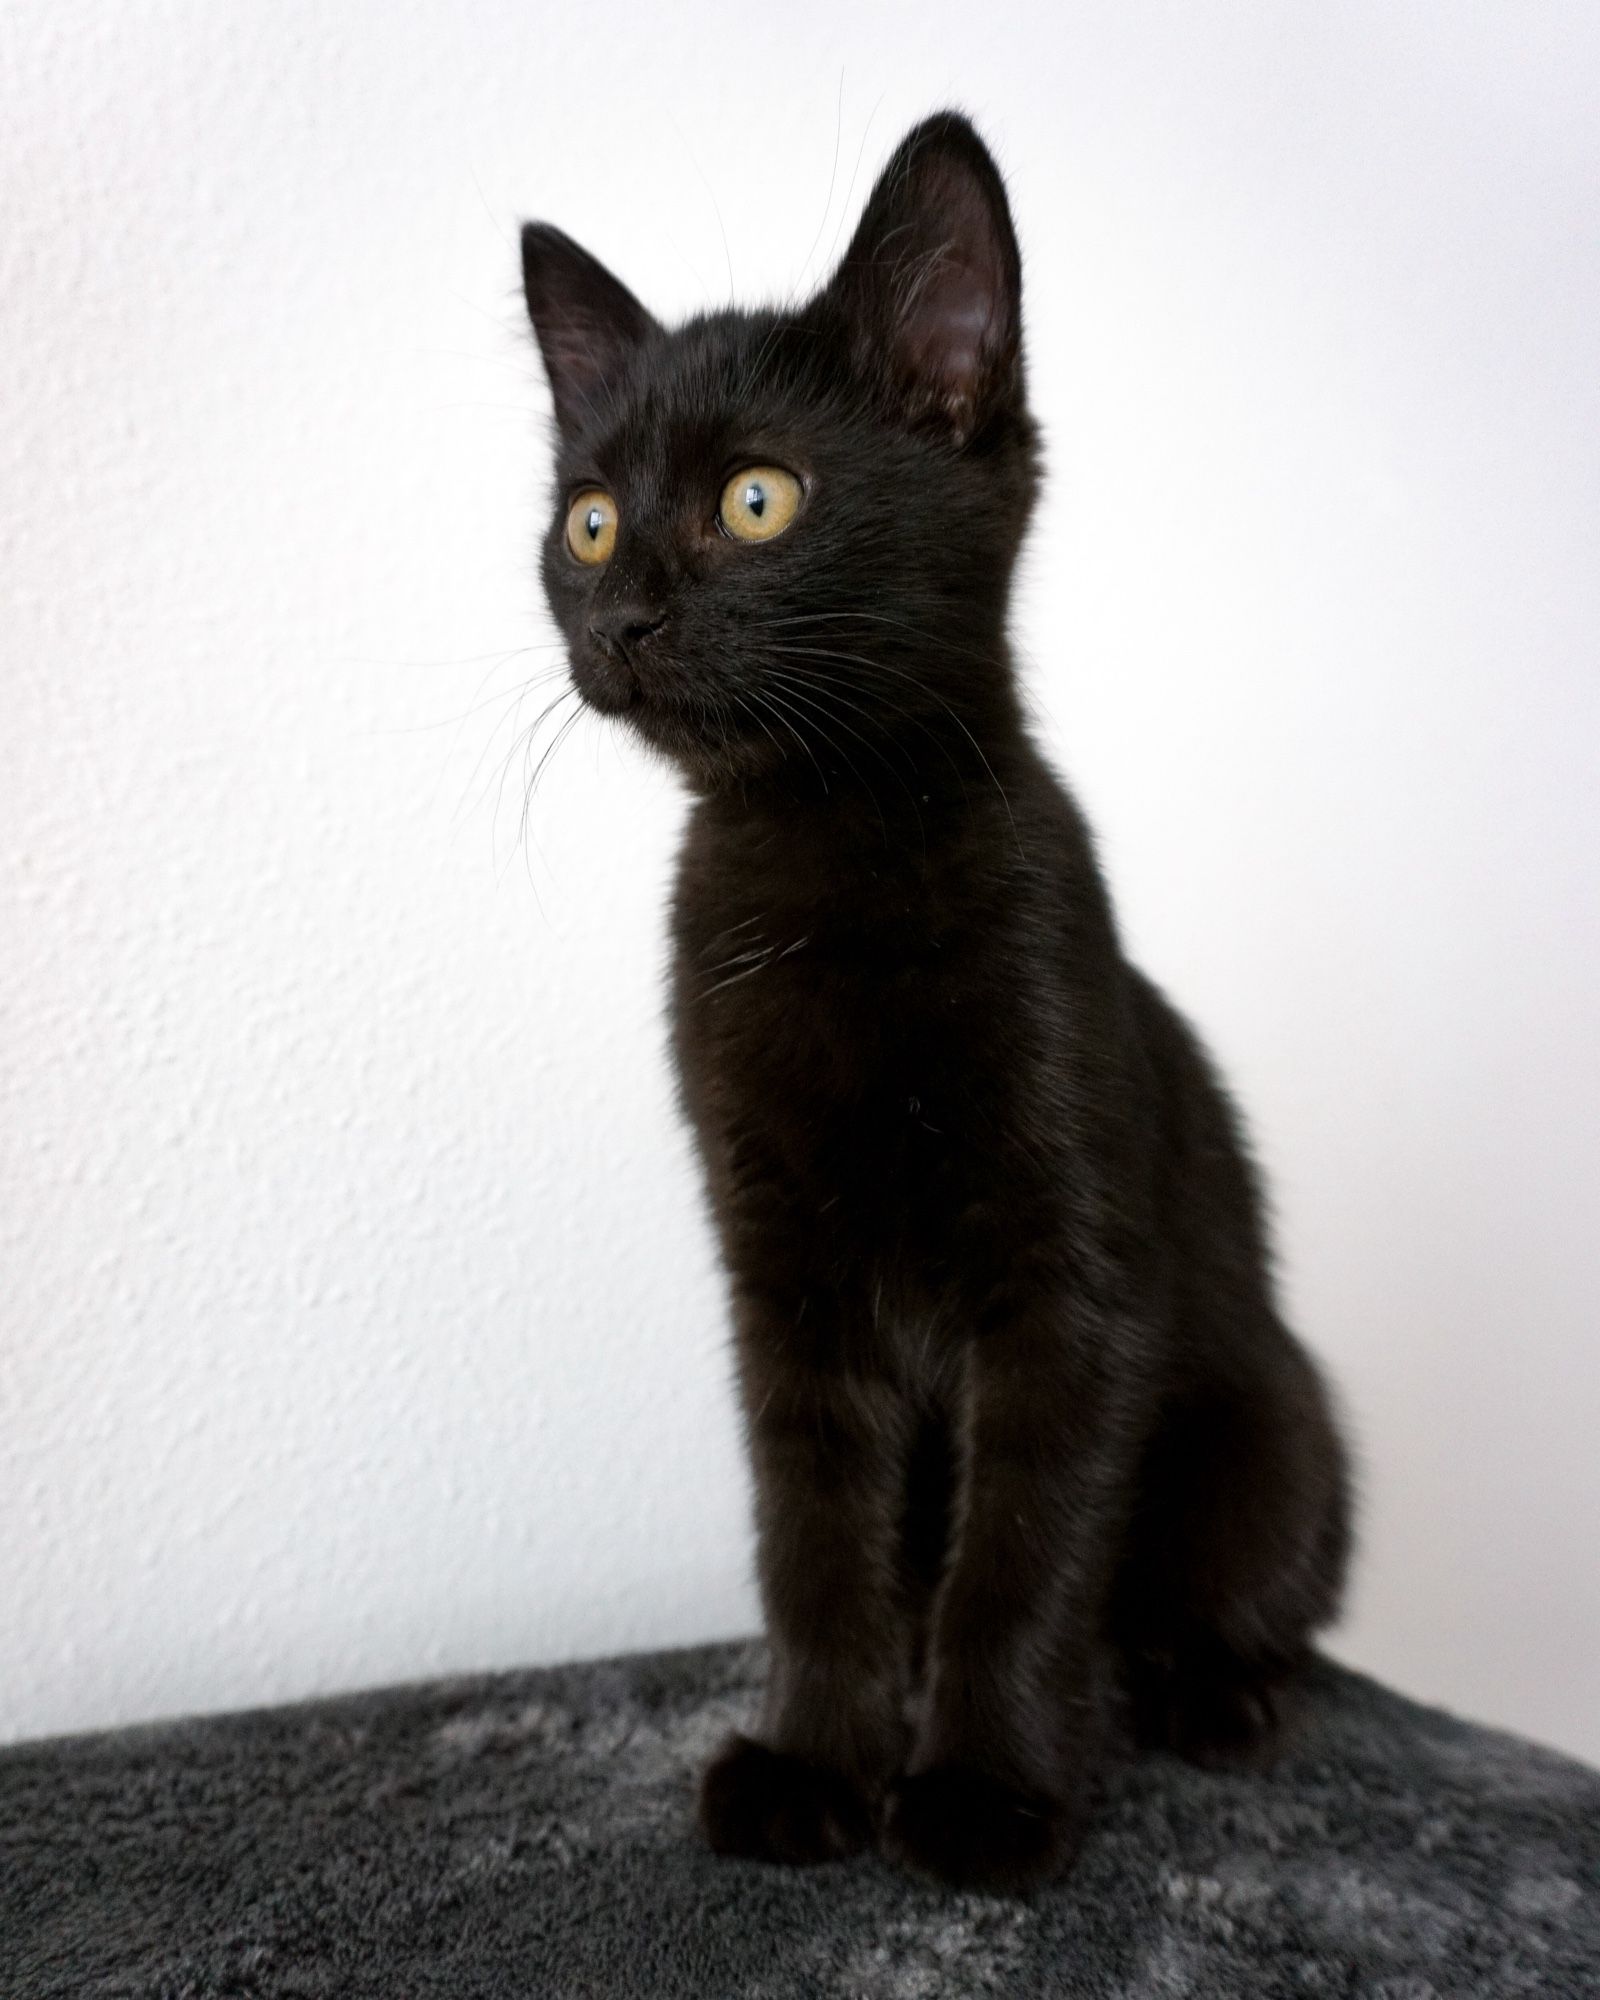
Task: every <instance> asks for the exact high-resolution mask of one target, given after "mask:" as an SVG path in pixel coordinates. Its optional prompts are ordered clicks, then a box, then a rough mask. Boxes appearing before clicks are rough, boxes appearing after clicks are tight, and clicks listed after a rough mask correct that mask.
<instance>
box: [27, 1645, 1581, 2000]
mask: <svg viewBox="0 0 1600 2000" xmlns="http://www.w3.org/2000/svg"><path fill="white" fill-rule="evenodd" d="M760 1667H761V1658H760V1653H759V1651H758V1649H757V1648H756V1647H754V1646H716V1647H704V1648H698V1649H695V1650H693V1651H689V1652H677V1653H663V1654H656V1655H649V1656H644V1657H641V1658H636V1659H625V1660H618V1661H611V1662H607V1663H604V1664H601V1665H594V1666H580V1667H562V1668H554V1669H547V1670H544V1671H540V1672H531V1673H517V1674H500V1675H494V1676H485V1677H481V1678H476V1679H472V1680H454V1681H445V1682H439V1683H436V1684H434V1685H431V1686H424V1687H416V1688H402V1689H398V1690H392V1691H389V1692H385V1693H380V1694H369V1695H360V1696H355V1697H352V1698H346V1699H340V1700H336V1701H323V1702H316V1703H312V1704H308V1705H305V1706H301V1707H295V1708H284V1709H274V1710H267V1711H262V1712H257V1713H254V1714H249V1715H241V1716H230V1717H224V1718H221V1719H219V1720H214V1721H201V1722H186V1723H176V1724H165V1725H158V1726H155V1727H147V1728H142V1729H136V1730H128V1731H124V1732H121V1733H118V1734H113V1735H104V1736H90V1737H78V1738H69V1739H62V1740H56V1741H51V1742H45V1743H37V1744H26V1745H23V1746H21V1747H19V1748H16V1749H12V1750H9V1751H6V1752H4V1753H0V1995H3V1996H4V2000H57V1996H59V1997H60V2000H68V1996H70V2000H110V1996H116V2000H211V1996H226V2000H255V1996H264V1995H280V1994H281V1995H293V1996H296V2000H321V1996H329V1997H330V2000H332V1996H338V2000H366V1996H371V1997H372V2000H431V1996H435V1995H437V1996H449V2000H491V1997H492V2000H512V1996H515V2000H546V1996H548V2000H565V1996H573V1997H574V2000H576V1996H580V1995H581V1996H583V1997H584V2000H609V1996H612V1995H628V1996H645V2000H669V1997H670V1996H677V1995H688V1996H694V2000H721V1996H725V1995H743V1994H749V1995H760V1996H764V2000H787V1996H791V1995H792V1996H795V1997H796V2000H799V1996H816V1995H835V1994H837V1995H849V1996H860V2000H866V1996H873V2000H877V1996H883V2000H889V1996H895V2000H913V1997H915V2000H924V1996H926V2000H961V1996H965V1995H969V1994H1003V1995H1007V1996H1010V1995H1031V1994H1050V1995H1061V1996H1067V2000H1073V1996H1084V2000H1089V1996H1096V1997H1098V1996H1101V1995H1105V1996H1112V1995H1115V1996H1118V1997H1119V2000H1136V1996H1146V1995H1148V1996H1151V2000H1156V1996H1159V2000H1178V1996H1186V1995H1195V1996H1203V1997H1204V2000H1249V1996H1254V1995H1260V1996H1269V1995H1270V1996H1273V2000H1288V1996H1296V1995H1302V1994H1304V1995H1317V1996H1340V2000H1354V1996H1357V1995H1360V1996H1373V2000H1455V1997H1456V1996H1460V2000H1469V1996H1470V2000H1493V1997H1494V1996H1501V1995H1512V1994H1528V1995H1538V1996H1540V2000H1568V1996H1573V2000H1576V1996H1580V1995H1600V1772H1595V1771H1591V1770H1588V1769H1586V1768H1585V1767H1584V1766H1582V1765H1580V1764H1576V1763H1573V1762H1570V1761H1569V1760H1567V1759H1565V1758H1562V1757H1558V1756H1556V1755H1554V1754H1553V1753H1551V1752H1549V1751H1545V1750H1540V1749H1536V1748H1534V1747H1532V1746H1531V1745H1529V1744H1527V1743H1523V1742H1519V1741H1517V1740H1515V1739H1513V1738H1511V1737H1507V1736H1501V1735H1497V1734H1494V1733H1492V1732H1490V1731H1488V1730H1485V1729H1479V1728H1474V1727H1472V1726H1471V1725H1469V1724H1466V1723H1462V1722H1458V1721H1455V1720H1452V1719H1451V1718H1450V1717H1449V1716H1446V1715H1443V1714H1440V1713H1439V1712H1438V1711H1436V1710H1433V1709H1427V1708H1421V1707H1418V1706H1417V1705H1416V1704H1414V1703H1412V1702H1409V1701H1405V1700H1403V1699H1401V1698H1400V1697H1399V1696H1398V1695H1394V1694H1390V1693H1388V1692H1386V1691H1385V1690H1384V1689H1382V1688H1380V1687H1377V1686H1375V1685H1374V1684H1373V1683H1372V1682H1371V1681H1367V1680H1363V1679H1361V1678H1359V1677H1358V1676H1356V1675H1353V1674H1349V1673H1345V1672H1343V1671H1341V1670H1339V1669H1337V1668H1334V1667H1332V1666H1324V1667H1320V1668H1319V1669H1318V1671H1317V1675H1316V1679H1315V1684H1314V1686H1313V1689H1312V1691H1311V1696H1310V1699H1309V1702H1308V1705H1307V1711H1306V1714H1305V1718H1304V1721H1303V1725H1302V1727H1301V1730H1300V1732H1299V1735H1298V1737H1297V1739H1296V1743H1295V1747H1294V1749H1293V1751H1292V1753H1291V1754H1290V1755H1289V1756H1288V1757H1287V1758H1286V1759H1285V1761H1284V1762H1283V1763H1282V1764H1280V1765H1279V1767H1278V1768H1277V1769H1276V1770H1274V1771H1273V1772H1272V1773H1270V1774H1269V1775H1265V1776H1260V1775H1256V1776H1245V1775H1237V1776H1236V1775H1228V1776H1216V1775H1211V1774H1208V1773H1204V1772H1201V1771H1196V1770H1193V1769H1190V1768H1188V1767H1187V1766H1185V1765H1182V1764H1179V1763H1176V1762H1174V1761H1171V1760H1168V1759H1164V1758H1156V1759H1150V1760H1147V1761H1143V1762H1140V1763H1137V1764H1133V1765H1131V1766H1128V1767H1127V1768H1125V1769H1123V1770H1121V1771H1120V1773H1119V1774H1118V1775H1117V1777H1116V1778H1115V1780H1114V1782H1113V1784H1112V1786H1111V1790H1110V1794H1109V1797H1108V1800H1107V1803H1106V1806H1105V1809H1104V1811H1103V1813H1102V1815H1101V1817H1100V1819H1099V1821H1098V1823H1097V1825H1096V1829H1095V1831H1094V1833H1093V1835H1092V1837H1091V1838H1090V1841H1089V1843H1088V1846H1087V1848H1086V1849H1085V1851H1084V1854H1083V1857H1082V1860H1081V1862H1080V1864H1079V1866H1078V1868H1077V1870H1076V1872H1075V1873H1074V1874H1073V1876H1072V1877H1071V1879H1070V1880H1069V1881H1067V1882H1066V1883H1064V1884H1063V1885H1062V1886H1060V1887H1058V1888H1055V1889H1052V1890H1049V1891H1047V1892H1044V1893H1042V1894H1040V1895H1038V1896H1037V1897H1035V1898H1034V1899H1032V1900H1031V1901H1027V1902H1011V1901H1005V1900H1003V1899H1000V1898H996V1897H988V1896H975V1895H952V1894H947V1893H944V1892H941V1891H939V1890H937V1889H933V1888H929V1887H925V1886H923V1885H921V1884H919V1883H916V1882H912V1881H910V1880H908V1879H906V1878H905V1877H903V1876H901V1875H899V1874H896V1873H894V1872H892V1871H891V1870H890V1869H889V1868H887V1867H885V1866H884V1865H883V1864H882V1863H880V1862H878V1861H876V1860H863V1861H855V1862H849V1863H845V1864H841V1865H838V1866H834V1867H830V1868H825V1869H817V1870H811V1871H807V1872H792V1871H786V1870H778V1869H770V1868H764V1867H760V1866H757V1865H754V1864H747V1863H737V1862H728V1861H717V1860H714V1859H713V1858H712V1856H711V1855H710V1854H708V1853H707V1852H706V1851H705V1850H704V1848H703V1847H702V1846H701V1845H700V1842H699V1841H698V1839H697V1838H696V1835H695V1833H694V1829H693V1823H692V1816H691V1801H692V1785H693V1778H694V1773H695V1771H696V1769H697V1767H698V1765H699V1764H700V1762H701V1760H702V1759H703V1758H704V1757H705V1755H706V1753H707V1752H708V1751H709V1750H710V1749H711V1748H712V1747H713V1746H714V1745H715V1744H716V1743H717V1742H718V1741H719V1740H720V1738H721V1737H722V1735H723V1734H724V1732H725V1731H726V1730H728V1729H729V1728H730V1727H732V1726H733V1725H734V1724H735V1723H737V1722H740V1721H743V1720H747V1719H748V1718H749V1716H750V1714H751V1712H752V1709H753V1705H754V1694H755V1689H756V1686H757V1683H758V1679H759V1674H760Z"/></svg>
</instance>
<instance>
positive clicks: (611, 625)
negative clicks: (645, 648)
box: [589, 604, 667, 660]
mask: <svg viewBox="0 0 1600 2000" xmlns="http://www.w3.org/2000/svg"><path fill="white" fill-rule="evenodd" d="M666 622H667V621H666V616H665V614H664V613H660V612H655V611H651V610H649V609H648V608H647V607H645V606H643V605H638V604H621V605H618V606H616V608H615V609H613V610H609V611H599V612H596V613H595V614H594V615H593V616H592V617H591V618H590V620H589V637H590V638H591V639H593V640H594V642H595V644H596V645H597V646H598V647H599V648H600V650H601V651H602V652H604V653H610V654H612V655H614V656H616V657H618V658H621V659H624V660H631V659H632V658H633V656H634V653H635V651H636V650H637V649H638V648H639V647H640V646H641V645H642V644H643V643H644V641H645V640H646V639H648V638H649V637H650V635H651V634H652V633H653V632H659V631H660V630H661V628H662V626H663V625H665V624H666Z"/></svg>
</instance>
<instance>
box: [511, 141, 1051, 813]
mask: <svg viewBox="0 0 1600 2000" xmlns="http://www.w3.org/2000/svg"><path fill="white" fill-rule="evenodd" d="M522 263H523V277H524V287H525V290H526V294H527V301H528V311H529V314H530V316H531V318H532V320H533V326H534V331H535V333H536V334H537V336H538V340H539V346H540V350H541V352H542V354H543V356H544V364H545V370H546V373H547V374H548V376H549V379H550V387H551V391H552V395H553V399H554V404H555V416H556V431H557V465H556V473H557V479H556V491H557V503H556V508H555V516H554V519H553V520H552V522H551V525H550V530H549V533H548V535H547V536H546V538H545V544H544V554H543V571H544V581H545V588H546V590H547V592H548V594H549V599H550V604H551V608H552V610H553V611H554V614H555V617H556V620H557V622H558V624H559V625H560V627H561V629H562V632H563V633H564V634H565V637H566V641H567V646H568V651H569V655H570V659H571V665H572V674H573V679H574V682H575V684H576V686H577V688H578V691H579V693H580V694H581V695H582V696H583V698H584V699H585V700H586V701H588V702H589V703H590V704H591V705H592V706H593V707H595V708H597V709H600V710H602V711H604V712H606V713H608V714H617V715H621V716H623V717H625V718H626V719H627V721H628V722H630V723H631V724H632V725H633V726H634V727H635V728H636V729H637V730H638V731H639V733H640V734H641V735H642V736H643V737H644V738H645V739H646V740H647V741H648V742H649V743H651V744H652V745H653V746H654V747H655V748H657V749H658V750H661V751H663V752H665V753H666V754H667V755H669V756H670V757H671V758H672V759H673V760H674V761H675V762H676V763H678V764H679V765H680V766H681V767H682V768H683V769H684V770H685V771H686V772H687V774H688V775H689V776H690V777H691V779H692V780H693V781H695V782H696V783H697V784H699V785H702V786H707V787H710V786H715V785H717V784H718V783H721V782H726V781H728V780H730V779H733V780H747V779H751V778H755V777H758V776H761V775H763V774H769V773H773V772H775V771H778V770H783V771H786V772H788V773H790V774H791V775H793V776H794V777H796V778H797V779H798V780H800V781H805V780H806V778H807V774H810V773H814V774H815V776H816V777H817V778H819V779H821V780H822V782H823V783H824V784H825V783H826V773H827V771H828V769H830V768H835V769H836V768H838V767H839V765H840V762H841V760H842V762H843V763H844V764H850V763H852V762H856V763H860V762H861V761H862V760H864V759H868V757H869V753H871V754H872V755H876V756H877V757H879V758H880V759H882V758H883V757H884V756H885V755H886V754H887V749H888V748H892V749H893V750H894V751H895V753H896V755H897V756H898V757H899V758H901V759H902V760H905V759H907V758H909V759H910V760H911V761H912V762H916V761H917V760H919V759H920V758H924V757H927V756H930V755H933V754H935V752H937V753H938V754H939V755H940V756H941V757H943V758H944V759H948V758H949V756H950V749H949V743H948V741H947V739H949V738H950V733H951V731H952V730H959V731H960V732H961V733H962V735H964V736H965V737H966V740H967V741H968V742H969V743H970V742H971V741H972V737H971V735H970V733H969V731H970V730H972V729H980V730H981V725H982V723H983V721H984V719H985V717H986V716H988V715H989V714H991V713H999V712H1006V713H1009V712H1010V704H1011V688H1010V675H1009V667H1008V666H1007V664H1006V657H1005V648H1004V643H1003V636H1002V635H1003V627H1004V617H1005V606H1006V598H1007V594H1008V590H1009V585H1010V578H1011V571H1012V567H1013V564H1014V561H1015V558H1016V553H1017V549H1018V546H1019V544H1020V541H1021V538H1022V534H1023V530H1024V528H1025V526H1026V523H1027V518H1028V513H1029V509H1030V506H1031V503H1032V498H1033V490H1034V430H1033V425H1032V423H1031V421H1030V419H1029V416H1028V411H1027V404H1026V399H1025V396H1024V391H1023V370H1022V329H1021V274H1020V266H1019V262H1018V256H1017V244H1016V237H1015V234H1014V233H1013V230H1012V226H1011V217H1010V212H1009V210H1008V208H1007V205H1006V198H1005V190H1004V188H1003V186H1002V184H1001V180H1000V176H999V173H998V171H997V170H996V168H995V165H994V162H993V160H992V159H991V158H990V156H989V154H988V152H987V150H986V149H985V147H984V145H983V143H982V141H981V140H980V139H979V138H978V136H977V134H976V133H975V132H974V131H973V129H972V127H971V126H970V125H969V124H968V123H967V122H966V120H965V119H963V118H960V117H957V116H955V115H953V114H945V115H943V116H940V117H936V118H932V119H930V120H928V121H927V123H925V124H923V125H920V126H918V127H917V128H916V130H915V131H913V132H912V133H911V134H910V135H909V136H908V137H907V138H906V139H905V141H904V142H903V143H902V144H901V146H900V148H899V150H898V151H897V152H896V153H895V155H894V157H893V159H892V160H891V161H890V162H889V165H888V166H887V167H886V168H885V170H884V172H883V175H882V176H881V178H880V179H879V181H878V185H877V187H876V188H875V189H874V191H873V194H872V197H871V199H870V200H869V201H868V203H867V207H866V211H865V213H864V215H863V217H862V220H861V223H860V226H859V227H858V229H857V231H856V234H855V237H854V240H853V241H852V243H851V245H850V248H849V249H848V251H847V252H846V253H845V256H844V259H843V261H842V262H841V264H840V265H839V268H838V270H837V271H836V272H835V273H834V275H833V277H832V278H831V279H830V281H829V282H828V283H827V284H826V285H825V286H824V287H823V288H822V290H821V291H820V292H819V293H818V294H817V295H816V296H815V297H814V298H812V299H811V300H810V301H809V302H807V303H806V304H805V305H803V306H800V307H797V308H795V309H793V310H791V311H784V312H775V311H767V312H748V313H743V312H731V311H730V312H722V313H713V314H707V315H705V316H703V317H701V318H698V319H693V320H691V321H689V322H688V323H687V324H686V325H684V326H682V327H679V328H677V329H675V330H672V331H668V330H667V329H665V328H663V327H662V326H660V325H659V324H658V323H657V322H656V320H654V319H653V318H652V317H651V315H650V314H649V313H648V312H647V311H646V310H645V308H644V307H643V306H642V305H641V304H640V303H639V301H638V300H637V299H636V298H635V297H634V296H633V294H632V293H631V292H629V291H628V290H627V288H626V287H625V286H624V285H622V284H621V283H619V282H618V280H617V279H615V278H614V277H612V276H611V274H610V272H608V271H607V270H606V269H605V268H604V267H603V266H602V265H600V264H599V263H597V262H596V261H595V259H594V258H592V257H591V256H589V255H588V253H587V252H586V251H584V250H582V249H580V248H579V247H578V245H577V244H576V243H574V242H573V241H572V240H571V239H570V238H569V237H567V236H564V235H563V234H562V233H561V232H560V231H559V230H556V229H553V228H551V227H549V226H548V225H547V224H543V223H529V224H528V225H527V226H526V227H525V228H524V230H523V232H522ZM953 740H955V741H957V742H959V741H960V740H961V738H960V737H959V736H957V737H955V738H954V739H953ZM930 746H931V747H930Z"/></svg>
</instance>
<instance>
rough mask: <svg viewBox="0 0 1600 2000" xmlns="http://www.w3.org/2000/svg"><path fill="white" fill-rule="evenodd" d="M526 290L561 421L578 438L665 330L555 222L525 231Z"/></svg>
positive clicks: (528, 225)
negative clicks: (640, 350) (638, 352)
mask: <svg viewBox="0 0 1600 2000" xmlns="http://www.w3.org/2000/svg"><path fill="white" fill-rule="evenodd" d="M522 290H523V296H524V297H525V298H526V299H527V301H528V317H529V319H531V320H532V321H533V330H534V332H535V333H536V334H537V335H538V338H539V352H540V353H541V354H542V355H543V356H544V372H545V374H546V375H547V376H549V378H550V394H551V396H552V397H553V398H554V400H555V406H556V422H557V423H558V424H559V425H560V427H561V429H562V430H563V431H564V432H566V433H567V434H568V435H569V436H570V435H571V434H572V433H573V432H574V431H576V430H578V429H579V428H580V427H581V425H582V423H583V421H584V419H585V418H586V417H589V416H592V415H593V414H594V413H595V410H596V408H597V407H598V406H599V405H600V404H601V403H602V402H603V401H604V398H605V395H606V392H607V391H608V389H609V388H610V387H611V385H612V384H613V383H614V382H615V380H616V378H617V376H618V375H620V374H621V372H622V370H623V368H624V367H625V366H626V364H627V360H628V357H629V355H630V354H631V353H632V352H633V350H634V349H635V348H636V347H640V346H642V345H643V344H644V342H645V341H647V340H649V339H651V338H653V336H654V335H656V334H658V333H659V332H660V331H661V327H660V325H659V323H658V322H657V321H656V320H654V319H652V318H651V316H650V314H649V313H647V312H646V311H645V309H644V307H643V306H642V305H640V303H639V301H638V300H637V299H636V298H635V297H634V296H633V294H632V292H630V291H629V290H628V288H627V286H626V285H624V284H623V283H622V282H621V281H620V280H619V279H617V278H613V277H612V275H611V273H610V272H609V271H608V270H607V269H606V267H605V265H604V264H602V263H600V262H599V261H598V260H597V259H596V258H594V257H591V256H590V255H589V253H588V251H587V250H585V249H582V248H581V247H580V246H579V245H578V244H576V243H574V242H573V240H572V238H571V237H570V236H565V235H563V234H562V232H561V231H560V230H559V229H552V228H551V226H550V224H549V223H548V222H525V223H524V224H523V225H522Z"/></svg>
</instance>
